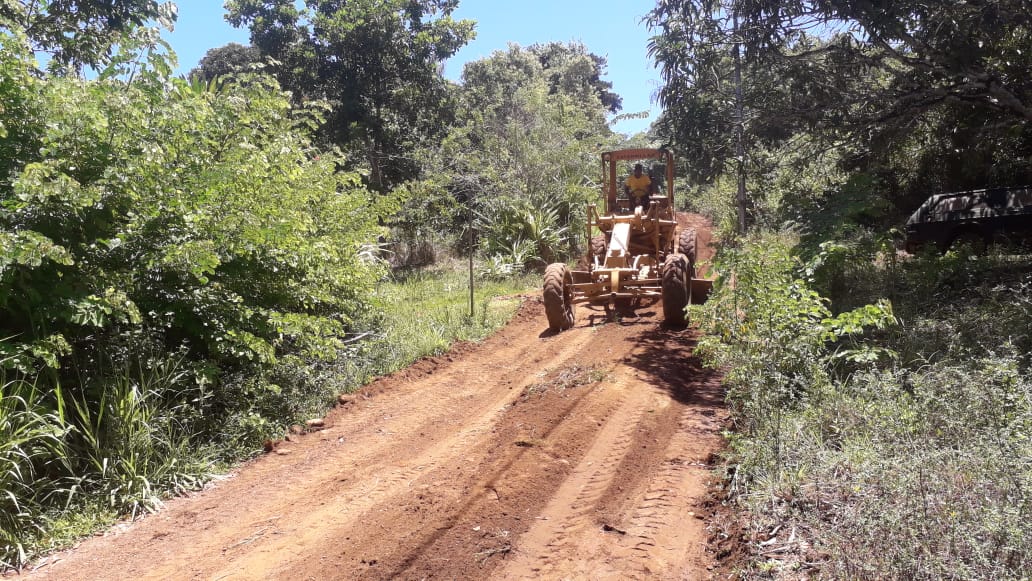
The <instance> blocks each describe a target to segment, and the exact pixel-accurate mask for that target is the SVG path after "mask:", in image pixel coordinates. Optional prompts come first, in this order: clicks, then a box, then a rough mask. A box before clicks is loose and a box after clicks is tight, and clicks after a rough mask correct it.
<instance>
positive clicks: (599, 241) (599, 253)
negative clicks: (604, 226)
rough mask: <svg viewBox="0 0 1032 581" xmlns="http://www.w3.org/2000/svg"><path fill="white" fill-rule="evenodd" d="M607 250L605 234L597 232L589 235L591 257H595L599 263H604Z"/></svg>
mask: <svg viewBox="0 0 1032 581" xmlns="http://www.w3.org/2000/svg"><path fill="white" fill-rule="evenodd" d="M607 250H608V247H607V245H606V235H605V234H597V235H595V236H592V237H591V256H592V258H597V259H598V263H599V264H604V263H605V261H606V251H607Z"/></svg>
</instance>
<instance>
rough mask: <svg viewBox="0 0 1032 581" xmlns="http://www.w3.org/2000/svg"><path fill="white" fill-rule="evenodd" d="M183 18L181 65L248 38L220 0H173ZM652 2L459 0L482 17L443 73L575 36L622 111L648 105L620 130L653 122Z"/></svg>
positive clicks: (464, 12)
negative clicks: (648, 20)
mask: <svg viewBox="0 0 1032 581" xmlns="http://www.w3.org/2000/svg"><path fill="white" fill-rule="evenodd" d="M175 2H176V4H177V5H178V6H179V20H178V22H177V23H176V29H175V31H174V32H172V33H170V34H167V35H166V38H167V40H168V41H169V43H170V44H171V45H172V48H173V49H174V50H175V51H176V54H177V55H178V56H179V66H180V72H184V73H185V72H187V71H189V70H190V69H192V68H193V67H194V66H196V65H197V62H198V61H200V60H201V57H203V56H204V53H206V52H207V51H208V49H211V48H215V47H218V46H223V45H225V44H228V43H230V42H238V43H241V44H247V43H248V33H247V30H241V29H235V28H233V27H232V26H230V25H229V24H228V23H227V22H226V21H225V19H224V18H223V14H224V13H225V11H224V10H223V8H222V1H221V0H175ZM652 6H653V4H652V2H648V1H634V0H594V1H586V0H519V1H507V0H460V2H459V8H458V10H456V12H455V16H456V18H468V19H471V20H475V21H476V22H477V38H476V39H475V40H474V41H473V42H471V43H470V44H468V45H466V46H465V47H464V48H463V49H462V50H460V51H459V52H458V54H456V55H455V56H454V57H452V58H451V59H450V60H449V61H448V62H447V63H446V64H445V76H446V77H448V78H449V79H452V80H458V79H459V77H460V75H461V74H462V66H463V64H465V63H466V62H469V61H474V60H479V59H481V58H484V57H487V56H490V55H491V53H492V52H494V51H496V50H505V49H506V48H507V46H508V44H509V43H510V42H514V43H517V44H519V45H521V46H528V45H531V44H534V43H541V42H550V41H559V42H569V41H578V42H581V43H583V44H584V46H585V47H587V49H588V50H589V51H591V52H593V53H595V54H597V55H600V56H603V57H606V59H607V60H608V61H609V66H608V68H607V74H606V76H605V77H604V78H605V79H606V80H608V81H610V82H612V83H613V90H614V91H615V92H616V93H617V94H619V95H620V96H621V97H623V112H624V113H636V112H639V111H646V110H647V111H649V112H650V113H649V118H648V119H628V120H625V121H621V122H620V123H618V124H617V125H616V126H615V129H616V130H617V131H620V132H622V133H630V134H633V133H637V132H638V131H643V130H645V129H647V128H648V125H649V123H651V122H652V121H653V120H654V119H655V118H656V115H658V114H659V107H658V106H657V105H654V104H653V103H652V95H653V94H654V93H655V92H656V91H657V90H658V88H659V83H660V80H659V79H660V77H659V72H658V71H657V70H656V69H655V68H654V67H653V66H652V63H651V60H650V59H649V58H648V54H647V51H648V49H647V43H648V38H649V33H648V31H647V29H646V26H645V25H644V24H642V23H640V20H641V18H642V17H643V16H644V15H645V13H646V12H648V10H649V9H651V8H652Z"/></svg>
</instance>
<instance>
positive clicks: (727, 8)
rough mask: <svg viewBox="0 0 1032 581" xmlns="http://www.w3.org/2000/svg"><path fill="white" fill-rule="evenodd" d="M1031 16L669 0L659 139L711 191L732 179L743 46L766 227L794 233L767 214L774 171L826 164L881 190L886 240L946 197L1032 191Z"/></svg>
mask: <svg viewBox="0 0 1032 581" xmlns="http://www.w3.org/2000/svg"><path fill="white" fill-rule="evenodd" d="M1030 8H1032V6H1030V5H1029V3H1028V2H1027V1H1024V0H994V1H991V2H950V3H946V4H943V3H941V2H926V1H923V0H913V1H907V2H893V3H891V6H888V5H884V6H883V5H882V4H879V3H870V2H855V1H851V0H841V1H832V2H781V1H780V0H721V1H717V0H712V1H711V0H662V1H660V2H659V3H658V4H657V7H656V8H655V9H654V10H653V12H652V13H651V16H650V20H651V22H652V23H653V25H654V26H656V28H657V32H658V33H659V34H658V35H657V36H656V37H655V38H654V39H653V42H652V45H651V50H652V53H653V55H654V56H655V57H656V59H657V62H658V63H659V64H660V65H661V67H662V70H663V74H664V78H665V79H666V81H667V83H666V85H665V86H664V88H663V89H662V90H661V92H660V98H661V100H662V102H663V103H664V104H665V105H666V110H665V112H664V115H663V118H662V119H661V121H660V123H659V127H658V129H659V132H660V134H661V136H662V137H663V138H664V139H665V140H667V141H669V142H670V143H672V144H674V145H676V146H677V147H678V148H680V149H683V150H684V153H685V155H686V156H687V157H688V165H689V167H691V168H692V172H693V173H694V174H695V175H697V176H699V178H701V179H703V180H713V179H717V178H719V176H720V175H721V174H725V173H730V170H731V167H730V164H731V163H732V162H733V161H734V157H735V150H734V147H733V143H734V135H735V134H734V127H735V126H736V124H737V122H738V120H737V118H736V111H735V106H736V102H737V100H736V98H735V89H736V87H737V84H736V83H735V82H734V78H735V77H734V65H733V58H732V55H733V53H734V50H735V47H736V46H738V47H740V48H741V50H742V51H743V55H744V59H743V61H742V64H741V74H742V83H741V88H742V95H743V96H742V99H741V101H740V103H741V106H742V109H743V118H742V124H743V129H744V141H745V143H746V146H747V155H746V158H745V162H746V166H747V167H746V171H747V173H748V177H749V179H748V183H749V184H750V185H749V194H750V201H751V202H754V204H753V206H752V208H751V209H752V213H753V220H754V221H760V222H762V221H764V220H768V219H773V220H774V221H775V222H779V223H780V222H783V221H784V220H785V219H786V216H783V215H782V216H773V217H772V216H770V215H769V214H768V215H764V214H763V212H764V210H767V209H770V208H771V207H772V206H768V207H767V208H764V207H763V198H764V197H766V195H767V191H768V189H769V188H768V185H769V183H768V182H767V181H765V180H764V174H765V173H767V172H768V169H767V168H768V167H769V166H770V163H771V162H773V163H776V164H778V165H782V166H790V167H791V170H792V171H799V166H800V164H799V163H798V162H799V160H800V159H802V160H807V159H810V158H816V163H817V164H818V165H819V166H823V167H834V168H836V169H839V170H842V171H845V172H846V173H847V174H848V175H846V176H845V177H846V178H849V179H855V180H860V182H862V184H863V187H864V188H865V189H866V190H867V191H866V192H864V193H863V195H862V197H863V198H865V200H866V203H867V205H868V206H869V208H868V211H867V212H866V213H867V216H866V218H867V219H868V221H871V222H874V223H877V224H879V225H882V226H884V225H886V224H889V223H891V222H892V221H894V220H898V219H899V216H900V215H901V214H906V213H909V212H910V211H911V210H912V209H913V208H914V207H916V206H917V205H918V204H920V203H921V201H923V200H924V198H926V197H927V196H928V195H930V194H932V193H937V192H943V191H955V190H962V189H969V188H977V187H984V186H986V185H1023V184H1025V183H1028V182H1029V181H1032V169H1030V167H1029V164H1028V163H1027V159H1028V156H1029V155H1030V154H1032V131H1030V129H1029V120H1030V119H1032V117H1030V115H1029V114H1030V111H1032V108H1030V107H1032V85H1030V84H1029V79H1030V78H1032V75H1030V72H1032V56H1030V54H1029V51H1027V50H1025V49H1024V47H1025V46H1026V45H1027V44H1028V34H1029V30H1030V23H1029V14H1030V13H1032V10H1030ZM736 18H737V28H736V26H735V24H736ZM829 151H831V152H833V155H834V159H832V160H828V159H827V158H826V155H827V153H828V152H829ZM821 158H823V159H821ZM804 165H805V164H804ZM764 166H767V167H764ZM860 182H858V183H860ZM828 185H829V187H837V186H838V185H841V184H834V183H829V184H828ZM855 201H857V200H856V199H855V197H853V198H851V199H850V202H849V203H853V202H855ZM773 207H775V208H776V207H777V206H776V205H775V206H773ZM810 210H815V211H820V210H821V208H810ZM870 210H874V211H870Z"/></svg>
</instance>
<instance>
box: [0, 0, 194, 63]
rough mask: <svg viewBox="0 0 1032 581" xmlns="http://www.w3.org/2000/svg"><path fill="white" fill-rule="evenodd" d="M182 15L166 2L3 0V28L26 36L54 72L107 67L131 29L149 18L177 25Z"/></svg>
mask: <svg viewBox="0 0 1032 581" xmlns="http://www.w3.org/2000/svg"><path fill="white" fill-rule="evenodd" d="M176 15H177V9H176V5H175V4H174V3H173V2H161V1H160V0H50V1H40V0H3V1H2V2H0V30H3V29H7V30H12V31H15V30H17V31H18V32H21V33H24V34H25V36H26V37H27V38H28V39H29V41H30V42H31V43H32V47H33V49H34V50H35V51H36V52H41V53H47V54H49V55H50V57H51V61H50V62H51V65H52V66H53V67H54V68H56V69H58V70H73V71H78V70H79V69H80V68H81V67H82V66H84V65H86V66H97V65H100V64H102V63H103V61H104V59H105V58H106V57H108V56H110V55H111V50H112V46H113V45H114V44H115V43H116V42H117V40H118V37H119V35H121V34H122V33H124V32H126V31H127V30H129V29H131V28H133V27H136V26H139V25H141V24H143V23H144V22H147V21H149V20H157V21H159V22H160V23H161V24H162V25H163V26H165V27H171V25H172V24H173V23H174V22H175V20H176Z"/></svg>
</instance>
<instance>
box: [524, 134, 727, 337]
mask: <svg viewBox="0 0 1032 581" xmlns="http://www.w3.org/2000/svg"><path fill="white" fill-rule="evenodd" d="M632 162H639V163H641V162H645V163H646V164H648V165H649V166H650V168H651V171H650V172H649V173H650V179H651V182H652V184H651V187H650V188H649V191H644V190H643V191H632V192H625V191H624V190H625V188H624V183H623V182H622V181H618V179H617V176H618V173H621V174H622V173H624V172H625V171H627V169H629V168H630V167H631V165H630V164H631V163H632ZM627 173H629V171H628V172H627ZM602 195H603V198H604V200H605V206H604V207H603V211H602V213H601V214H600V213H599V212H598V208H597V207H596V205H595V204H591V205H589V206H588V219H587V228H586V233H587V237H588V242H589V244H588V255H587V256H586V263H587V265H588V268H587V270H571V269H570V268H569V267H568V266H567V265H566V264H563V263H558V262H557V263H554V264H550V265H549V266H548V268H546V269H545V281H544V302H545V314H546V316H547V317H548V326H549V328H551V329H552V330H555V331H562V330H564V329H569V328H570V327H572V326H573V324H574V305H576V304H580V303H590V304H593V305H602V306H603V307H605V309H606V312H607V313H608V312H612V311H613V310H614V309H615V308H616V306H617V305H627V304H630V305H635V304H639V303H640V302H641V300H642V299H652V300H655V299H662V301H663V316H664V318H665V320H666V322H667V323H668V324H670V325H676V326H681V325H686V324H687V323H688V320H687V315H686V314H685V307H686V306H687V305H688V304H689V303H702V302H703V301H705V300H706V296H707V295H708V294H709V291H710V289H711V288H712V281H710V280H705V279H698V278H695V258H696V234H695V229H693V228H685V229H683V230H681V229H680V228H679V227H678V224H677V220H676V219H675V217H674V157H673V154H671V153H670V152H669V151H667V150H665V149H623V150H619V151H609V152H605V153H603V154H602ZM595 232H599V233H598V234H596V235H594V236H593V234H594V233H595Z"/></svg>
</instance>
